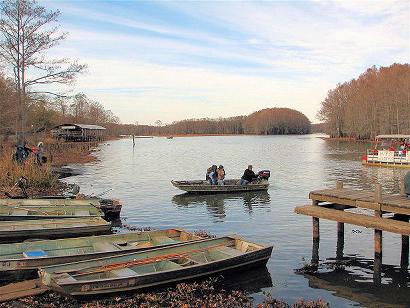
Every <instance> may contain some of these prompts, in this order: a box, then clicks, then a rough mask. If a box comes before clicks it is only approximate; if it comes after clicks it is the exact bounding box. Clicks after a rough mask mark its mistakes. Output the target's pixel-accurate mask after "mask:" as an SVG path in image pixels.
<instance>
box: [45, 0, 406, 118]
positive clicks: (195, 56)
mask: <svg viewBox="0 0 410 308" xmlns="http://www.w3.org/2000/svg"><path fill="white" fill-rule="evenodd" d="M47 3H48V2H47ZM49 4H50V5H51V6H55V7H56V8H60V9H61V11H62V13H63V14H67V17H66V18H65V19H64V20H63V28H64V29H65V30H68V31H69V32H70V38H69V40H68V41H67V42H66V43H65V44H63V45H62V46H61V47H60V48H59V49H58V50H57V49H56V50H55V51H54V54H55V55H61V56H63V55H64V56H66V55H67V54H68V53H69V54H70V55H72V56H73V57H77V58H80V59H82V60H83V61H84V62H86V63H88V64H89V70H90V73H89V74H87V75H86V76H83V77H82V78H81V79H80V80H79V83H78V86H79V87H80V88H81V90H82V91H84V92H85V93H87V94H89V95H90V96H92V97H93V98H95V99H98V100H100V101H101V102H102V103H103V104H105V105H106V106H108V107H109V108H111V109H112V110H113V111H114V112H115V113H117V114H118V115H119V116H120V117H121V119H122V121H124V122H134V121H135V120H138V121H139V122H140V123H152V122H153V121H154V120H156V119H158V118H160V119H161V120H162V121H164V122H172V121H173V120H180V119H183V118H186V117H188V118H192V117H203V116H209V117H218V116H220V115H223V116H230V115H238V114H247V113H250V112H252V111H254V110H257V109H260V108H264V107H272V106H288V107H291V108H295V109H298V110H300V111H302V112H304V113H306V114H307V115H308V116H309V117H310V119H311V120H315V118H314V117H315V114H316V111H317V110H318V108H319V105H320V101H321V100H322V99H323V98H324V97H325V96H326V93H327V90H328V89H330V88H332V87H334V85H335V84H336V83H337V82H343V81H346V80H349V79H351V78H354V77H356V76H357V75H359V74H360V73H361V72H363V71H364V70H365V69H366V68H367V67H370V66H372V65H390V64H392V63H394V62H409V52H410V46H409V45H410V43H409V36H410V34H409V31H410V30H409V29H410V26H409V19H410V18H409V12H410V9H409V5H408V2H407V1H394V2H392V1H388V2H383V1H371V2H365V1H359V2H358V1H354V2H348V1H340V2H338V1H337V2H336V1H332V2H324V1H317V2H174V1H173V2H154V3H153V5H155V8H151V10H144V8H143V7H141V6H143V5H151V4H152V3H149V4H147V3H140V2H124V6H122V3H121V2H115V3H110V2H102V3H101V5H99V6H95V7H93V8H92V9H90V8H88V7H87V6H86V5H84V2H50V3H49ZM125 6H126V7H125Z"/></svg>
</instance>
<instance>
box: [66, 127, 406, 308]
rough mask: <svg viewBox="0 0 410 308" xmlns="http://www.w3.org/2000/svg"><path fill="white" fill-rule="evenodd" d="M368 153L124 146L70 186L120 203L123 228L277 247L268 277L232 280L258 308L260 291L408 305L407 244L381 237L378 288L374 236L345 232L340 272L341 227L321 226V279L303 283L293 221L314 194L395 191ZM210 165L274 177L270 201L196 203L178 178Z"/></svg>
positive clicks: (104, 151) (188, 144)
mask: <svg viewBox="0 0 410 308" xmlns="http://www.w3.org/2000/svg"><path fill="white" fill-rule="evenodd" d="M367 146H368V145H366V144H359V145H357V144H353V143H346V142H334V141H333V142H330V141H324V140H322V139H319V138H317V136H315V135H309V136H234V137H231V136H229V137H193V138H174V139H172V140H169V139H166V138H154V139H136V145H135V148H133V147H132V140H130V139H123V140H118V141H111V142H109V143H108V144H104V145H101V147H100V151H98V152H96V156H97V157H98V159H99V160H98V161H97V162H93V163H90V164H87V165H84V166H79V168H81V169H82V170H83V174H82V175H80V176H75V177H71V178H69V179H67V180H68V181H69V182H73V183H78V184H80V185H81V191H82V192H83V193H88V194H89V193H95V194H98V193H101V192H103V191H106V190H109V189H112V190H111V191H110V192H108V193H107V194H105V195H104V196H106V197H113V198H119V199H121V201H122V202H123V205H124V206H123V212H122V216H123V221H124V223H126V224H131V225H135V226H138V227H148V226H149V227H154V228H170V227H182V228H185V229H188V230H207V231H208V232H210V233H212V234H216V235H224V234H231V233H238V234H240V235H242V236H244V237H246V238H247V239H250V240H252V241H256V242H262V243H269V244H273V245H274V246H275V250H274V252H273V254H272V257H271V259H270V260H269V262H268V264H267V268H262V269H259V270H256V271H253V272H246V273H242V274H238V275H235V277H230V278H228V279H227V284H229V285H234V286H235V287H240V288H243V289H245V290H247V291H249V292H250V293H251V294H252V295H253V297H254V299H255V301H256V302H258V301H260V300H261V298H262V291H268V292H271V293H272V295H273V296H274V297H277V298H280V299H283V300H285V301H287V302H289V303H292V302H294V301H295V300H297V299H299V298H301V297H303V298H310V299H316V298H322V299H324V300H326V301H328V302H329V303H330V304H331V306H332V307H333V306H334V307H347V306H354V305H358V306H372V307H374V306H376V304H378V305H380V306H385V305H387V304H391V305H393V306H398V305H399V306H403V307H404V306H409V305H410V292H409V290H410V288H409V287H410V282H409V281H410V278H409V277H410V275H409V272H408V269H405V270H401V269H400V250H401V237H400V236H398V235H394V234H391V233H387V232H385V233H384V234H383V237H384V238H383V276H382V283H383V285H382V286H381V287H376V286H375V285H374V284H373V230H368V229H364V228H359V227H355V226H350V225H346V226H345V246H344V257H345V258H344V263H343V264H344V266H341V267H340V266H339V267H337V269H335V266H334V263H333V260H334V258H335V255H336V223H334V222H329V221H325V220H321V226H320V227H321V241H320V260H321V266H320V271H319V273H318V274H317V275H315V277H312V276H310V277H308V276H304V275H302V274H297V273H296V272H295V270H296V269H299V268H301V267H303V265H304V264H306V263H308V262H310V259H311V257H312V256H311V253H312V236H311V233H312V220H311V218H309V217H306V216H300V215H296V214H294V213H293V209H294V207H295V206H298V205H304V204H308V203H309V199H308V193H309V191H311V190H314V189H320V188H324V187H331V186H334V185H335V181H336V180H338V179H339V180H343V181H344V182H345V183H346V184H345V185H346V186H347V187H349V186H350V187H356V188H364V189H372V188H373V185H374V184H375V183H376V182H380V183H382V185H383V188H384V190H385V191H386V192H398V190H399V185H398V179H399V177H400V176H402V175H403V174H404V171H402V170H395V169H387V168H385V169H384V168H383V169H382V168H374V167H373V168H371V167H364V166H362V165H361V163H360V157H361V155H362V154H363V153H364V151H365V149H366V147H367ZM212 164H218V165H219V164H223V165H224V167H225V170H226V172H227V178H239V177H240V176H241V175H242V173H243V170H244V169H245V168H246V166H247V165H248V164H252V165H253V166H254V169H255V170H259V169H269V170H271V174H272V176H271V179H270V182H271V186H270V187H269V190H268V192H261V193H247V194H239V195H217V196H209V195H208V196H190V195H184V194H183V193H182V191H179V190H178V189H176V188H174V187H173V186H172V185H171V183H170V181H171V180H172V179H180V180H182V179H202V178H203V177H204V173H205V170H206V168H207V167H208V166H210V165H212Z"/></svg>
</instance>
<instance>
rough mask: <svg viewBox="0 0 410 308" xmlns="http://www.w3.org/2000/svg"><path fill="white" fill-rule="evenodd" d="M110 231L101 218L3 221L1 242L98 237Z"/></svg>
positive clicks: (0, 228) (0, 230) (1, 224)
mask: <svg viewBox="0 0 410 308" xmlns="http://www.w3.org/2000/svg"><path fill="white" fill-rule="evenodd" d="M110 230H111V224H110V223H109V222H107V221H105V220H104V219H102V218H100V217H94V218H64V219H40V220H24V221H1V222H0V242H3V243H12V242H18V241H22V240H24V239H39V238H42V239H50V238H64V237H74V236H85V235H96V234H102V233H109V232H110Z"/></svg>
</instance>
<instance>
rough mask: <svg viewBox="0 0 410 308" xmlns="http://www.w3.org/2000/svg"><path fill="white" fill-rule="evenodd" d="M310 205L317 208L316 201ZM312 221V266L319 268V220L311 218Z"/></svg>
mask: <svg viewBox="0 0 410 308" xmlns="http://www.w3.org/2000/svg"><path fill="white" fill-rule="evenodd" d="M312 204H313V205H315V206H318V205H319V203H318V201H317V200H312ZM312 220H313V246H312V262H311V264H312V266H314V267H317V266H319V242H320V230H319V218H318V217H312Z"/></svg>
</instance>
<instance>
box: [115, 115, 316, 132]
mask: <svg viewBox="0 0 410 308" xmlns="http://www.w3.org/2000/svg"><path fill="white" fill-rule="evenodd" d="M310 125H311V124H310V121H309V119H308V118H307V117H306V116H305V115H304V114H303V113H301V112H299V111H297V110H293V109H289V108H267V109H262V110H259V111H256V112H254V113H252V114H250V115H248V116H237V117H230V118H218V119H208V118H203V119H189V120H183V121H178V122H174V123H172V124H168V125H163V126H160V125H158V126H149V125H120V126H119V127H118V128H119V129H120V130H121V131H122V133H124V134H135V135H177V134H255V135H286V134H308V133H309V132H310Z"/></svg>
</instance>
